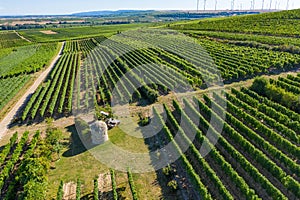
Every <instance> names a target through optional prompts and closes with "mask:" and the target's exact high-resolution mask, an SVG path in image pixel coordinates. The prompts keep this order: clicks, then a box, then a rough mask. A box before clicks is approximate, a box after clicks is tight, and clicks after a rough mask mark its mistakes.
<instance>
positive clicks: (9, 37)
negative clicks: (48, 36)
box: [0, 31, 30, 50]
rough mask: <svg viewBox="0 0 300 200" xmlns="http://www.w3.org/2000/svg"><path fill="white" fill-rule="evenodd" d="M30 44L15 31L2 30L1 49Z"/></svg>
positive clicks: (0, 35)
mask: <svg viewBox="0 0 300 200" xmlns="http://www.w3.org/2000/svg"><path fill="white" fill-rule="evenodd" d="M28 44H30V43H29V42H27V41H26V40H23V39H22V38H20V37H19V36H18V35H17V34H16V33H15V32H8V31H4V32H0V50H1V49H3V48H9V47H17V46H23V45H28Z"/></svg>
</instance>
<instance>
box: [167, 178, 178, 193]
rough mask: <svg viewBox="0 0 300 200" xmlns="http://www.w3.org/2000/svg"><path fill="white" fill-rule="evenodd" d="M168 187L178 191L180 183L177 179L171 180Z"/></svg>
mask: <svg viewBox="0 0 300 200" xmlns="http://www.w3.org/2000/svg"><path fill="white" fill-rule="evenodd" d="M168 187H170V188H171V189H172V190H174V191H176V190H178V184H177V181H176V180H171V181H169V182H168Z"/></svg>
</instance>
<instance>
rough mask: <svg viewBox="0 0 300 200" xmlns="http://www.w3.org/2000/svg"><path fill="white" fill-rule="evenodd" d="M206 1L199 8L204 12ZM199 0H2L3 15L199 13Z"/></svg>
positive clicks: (276, 0) (246, 2)
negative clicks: (138, 11)
mask: <svg viewBox="0 0 300 200" xmlns="http://www.w3.org/2000/svg"><path fill="white" fill-rule="evenodd" d="M215 1H216V0H207V6H206V8H207V9H215ZM231 1H232V0H217V2H218V4H217V9H231ZM252 1H253V0H252ZM254 1H255V8H256V9H261V8H262V1H263V0H254ZM264 1H265V6H264V7H265V8H269V7H270V2H271V1H272V8H275V6H276V7H277V8H279V9H286V6H287V1H288V0H264ZM289 2H290V3H289V5H290V6H289V8H290V9H293V8H300V1H299V0H289ZM203 5H204V0H200V5H199V8H200V9H203ZM196 7H197V0H0V15H24V14H25V15H27V14H69V13H74V12H81V11H94V10H120V9H157V10H195V9H196ZM250 7H251V0H235V9H240V8H242V9H249V8H250Z"/></svg>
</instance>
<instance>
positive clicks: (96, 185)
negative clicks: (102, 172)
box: [94, 177, 99, 200]
mask: <svg viewBox="0 0 300 200" xmlns="http://www.w3.org/2000/svg"><path fill="white" fill-rule="evenodd" d="M94 200H99V188H98V177H95V179H94Z"/></svg>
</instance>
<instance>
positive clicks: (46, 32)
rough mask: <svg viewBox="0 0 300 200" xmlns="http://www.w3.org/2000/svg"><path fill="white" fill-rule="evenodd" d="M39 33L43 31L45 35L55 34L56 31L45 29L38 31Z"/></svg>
mask: <svg viewBox="0 0 300 200" xmlns="http://www.w3.org/2000/svg"><path fill="white" fill-rule="evenodd" d="M40 32H41V33H44V34H46V35H56V34H57V32H54V31H51V30H47V31H40Z"/></svg>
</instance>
